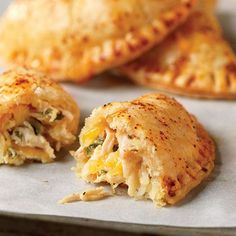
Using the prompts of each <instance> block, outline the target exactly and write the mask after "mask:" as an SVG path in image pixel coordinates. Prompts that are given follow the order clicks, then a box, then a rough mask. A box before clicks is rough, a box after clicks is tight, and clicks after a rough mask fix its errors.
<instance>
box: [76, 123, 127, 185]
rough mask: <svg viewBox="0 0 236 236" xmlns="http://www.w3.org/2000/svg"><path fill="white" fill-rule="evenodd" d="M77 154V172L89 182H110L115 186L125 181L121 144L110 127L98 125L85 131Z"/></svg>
mask: <svg viewBox="0 0 236 236" xmlns="http://www.w3.org/2000/svg"><path fill="white" fill-rule="evenodd" d="M75 156H76V159H77V161H78V162H77V173H78V174H79V175H80V176H81V177H82V178H84V179H85V180H87V181H88V182H93V183H99V182H108V183H109V184H111V185H112V186H113V187H117V186H118V185H119V184H121V183H124V182H125V180H124V177H123V169H122V163H121V162H122V161H121V158H120V150H119V144H118V141H117V138H116V135H115V131H113V130H112V129H110V128H109V127H105V128H104V127H103V128H99V126H97V127H96V128H94V129H91V130H90V131H88V132H87V133H85V134H84V135H83V136H82V146H81V148H80V149H79V150H78V151H77V152H76V155H75Z"/></svg>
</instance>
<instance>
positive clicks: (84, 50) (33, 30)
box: [0, 0, 195, 82]
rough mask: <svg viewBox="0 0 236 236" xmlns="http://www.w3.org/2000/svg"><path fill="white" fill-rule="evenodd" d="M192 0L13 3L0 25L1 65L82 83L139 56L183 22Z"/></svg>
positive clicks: (19, 0) (37, 0)
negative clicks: (4, 63)
mask: <svg viewBox="0 0 236 236" xmlns="http://www.w3.org/2000/svg"><path fill="white" fill-rule="evenodd" d="M194 3H195V0H165V1H163V0H148V3H147V1H146V0H129V1H127V0H96V1H94V0H67V1H65V0H50V1H48V0H34V1H32V0H16V1H14V2H13V3H12V4H11V5H10V7H9V9H8V10H7V12H6V13H5V15H4V16H3V18H2V19H1V23H0V56H1V58H2V59H3V61H5V62H6V63H8V64H9V63H10V64H12V63H13V64H18V65H24V66H27V67H33V68H36V69H39V70H41V71H43V72H44V73H47V74H49V75H50V77H53V78H54V79H56V80H72V81H77V82H79V81H82V80H85V79H87V78H88V77H91V76H92V75H95V74H98V73H100V72H102V71H104V70H106V69H109V68H112V67H114V66H118V65H121V64H122V63H126V62H128V61H130V60H132V59H135V58H137V57H138V56H140V55H141V54H142V53H143V52H144V51H146V50H148V49H149V48H151V47H152V46H153V45H155V44H156V43H158V42H160V41H161V40H162V39H163V38H164V37H165V36H166V35H167V34H168V33H169V32H170V31H172V30H173V29H174V28H175V27H176V26H178V25H179V24H180V23H182V22H183V21H184V20H185V19H186V17H187V16H188V15H189V13H190V11H191V9H192V8H193V6H194Z"/></svg>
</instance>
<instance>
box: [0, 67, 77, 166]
mask: <svg viewBox="0 0 236 236" xmlns="http://www.w3.org/2000/svg"><path fill="white" fill-rule="evenodd" d="M78 121H79V109H78V107H77V105H76V103H75V101H74V100H73V99H72V97H71V96H70V95H69V94H67V93H66V92H65V91H64V90H63V89H62V88H61V87H60V86H59V85H57V84H56V83H55V82H53V81H51V80H49V79H48V78H46V77H45V76H43V75H40V74H37V73H35V72H33V71H27V70H25V69H16V70H11V71H8V72H5V73H4V74H2V75H1V76H0V164H12V165H21V164H23V163H24V162H25V161H26V160H36V161H41V162H43V163H46V162H51V161H53V159H54V158H55V154H54V149H55V150H56V151H59V150H60V149H61V147H64V146H65V145H68V144H71V143H73V142H74V141H75V135H76V134H77V128H78Z"/></svg>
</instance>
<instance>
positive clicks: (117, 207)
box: [0, 0, 236, 227]
mask: <svg viewBox="0 0 236 236" xmlns="http://www.w3.org/2000/svg"><path fill="white" fill-rule="evenodd" d="M6 2H7V1H4V4H3V1H1V3H0V4H1V5H0V6H1V7H2V8H3V5H6ZM225 2H228V4H226V3H225ZM232 3H233V0H228V1H224V2H223V1H222V2H221V5H220V9H222V11H221V12H220V16H221V18H223V19H226V18H224V17H223V16H226V15H227V16H228V19H231V20H232V18H233V17H235V16H234V15H235V13H236V8H235V7H234V5H233V4H232ZM234 3H235V1H234ZM233 7H234V11H232V8H233ZM228 9H229V11H228ZM232 22H233V21H232ZM227 29H228V30H230V28H229V27H228V25H227ZM231 29H232V30H234V28H233V25H231ZM235 35H236V32H232V33H231V34H230V35H229V38H231V39H233V38H234V36H235ZM235 40H236V37H235ZM63 86H64V87H65V88H66V90H68V91H69V92H70V93H71V94H72V95H73V96H74V98H75V99H76V100H77V102H78V104H79V105H80V107H81V113H82V117H81V125H82V124H83V121H84V118H85V117H87V116H88V115H89V114H90V112H91V110H92V109H93V108H95V107H97V106H99V105H103V104H104V103H107V102H111V101H124V100H129V99H133V98H135V97H137V96H139V95H143V94H144V93H147V92H151V91H152V90H150V89H144V88H141V87H138V86H134V85H133V84H131V83H129V82H127V81H125V80H120V79H118V78H116V77H113V76H109V75H104V76H101V77H99V78H96V79H95V80H93V81H90V82H89V83H87V84H86V85H83V86H81V87H76V86H74V85H71V84H64V85H63ZM176 98H177V99H178V101H180V102H181V103H182V104H183V105H184V106H185V107H186V108H187V109H188V110H189V111H190V112H191V113H193V114H194V115H196V116H197V117H198V118H199V120H200V121H201V123H202V124H204V126H205V127H206V128H207V130H208V131H209V132H210V133H211V135H212V136H213V137H214V139H215V141H216V143H217V159H216V167H215V170H214V172H213V174H212V175H211V176H210V177H209V178H208V180H207V181H205V182H204V183H202V184H201V185H200V186H199V187H197V188H196V189H195V190H194V191H192V192H191V193H190V194H189V195H188V196H187V198H186V199H185V200H184V201H182V202H181V203H180V204H178V205H176V206H174V207H166V208H160V209H159V208H155V207H154V206H153V204H152V202H151V201H135V200H133V199H131V198H129V197H127V196H125V195H123V196H114V197H111V198H108V199H105V200H102V201H97V202H77V203H73V204H68V205H60V204H57V201H58V200H59V199H61V198H62V197H64V196H65V195H67V194H70V193H73V192H79V191H83V190H84V189H86V188H88V187H90V185H87V184H85V183H84V182H83V181H82V180H80V179H77V178H76V177H75V175H74V173H73V172H72V171H71V170H70V169H71V167H72V166H74V165H75V162H74V160H73V159H72V158H71V157H70V156H68V155H66V154H65V153H60V154H59V155H58V161H57V162H55V163H52V164H47V165H42V164H38V163H33V164H27V165H24V166H22V167H9V166H1V167H0V186H1V192H0V211H8V212H16V213H30V214H43V215H58V216H70V217H79V218H88V219H96V220H104V221H114V222H125V223H137V224H149V225H167V226H182V227H236V185H235V181H236V171H235V170H236V144H235V141H236V102H233V101H231V102H230V101H205V100H195V99H187V98H181V97H178V96H176Z"/></svg>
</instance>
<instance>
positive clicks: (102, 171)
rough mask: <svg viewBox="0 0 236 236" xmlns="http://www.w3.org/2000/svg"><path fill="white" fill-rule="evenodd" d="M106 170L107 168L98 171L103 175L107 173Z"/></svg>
mask: <svg viewBox="0 0 236 236" xmlns="http://www.w3.org/2000/svg"><path fill="white" fill-rule="evenodd" d="M107 172H108V171H107V170H101V171H100V173H101V175H105V174H107Z"/></svg>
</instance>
